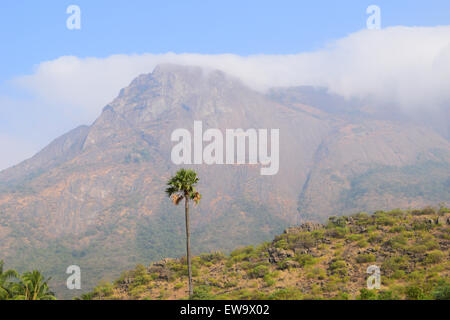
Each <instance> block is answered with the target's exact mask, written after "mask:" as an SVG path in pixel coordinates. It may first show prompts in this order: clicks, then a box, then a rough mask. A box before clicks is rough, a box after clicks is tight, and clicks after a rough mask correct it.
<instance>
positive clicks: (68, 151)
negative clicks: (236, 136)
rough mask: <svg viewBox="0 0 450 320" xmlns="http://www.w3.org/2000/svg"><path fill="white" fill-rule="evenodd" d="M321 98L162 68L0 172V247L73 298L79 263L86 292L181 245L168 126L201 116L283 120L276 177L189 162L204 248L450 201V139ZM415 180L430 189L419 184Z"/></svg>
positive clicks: (216, 120)
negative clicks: (313, 223)
mask: <svg viewBox="0 0 450 320" xmlns="http://www.w3.org/2000/svg"><path fill="white" fill-rule="evenodd" d="M282 94H285V95H287V93H282ZM315 99H316V98H315ZM333 99H337V98H335V97H334V98H333ZM333 99H332V100H325V101H331V102H329V103H332V101H334V100H333ZM311 101H312V102H314V101H317V100H311ZM320 101H321V100H320ZM339 103H342V101H340V102H339ZM321 107H322V104H320V105H319V106H317V107H316V106H308V105H306V104H302V103H300V102H298V101H296V100H292V99H290V100H289V102H287V101H283V100H282V99H278V98H277V99H275V98H274V97H273V96H270V95H264V94H261V93H258V92H256V91H253V90H251V89H249V88H247V87H246V86H245V85H244V84H242V83H241V82H240V81H239V80H238V79H235V78H232V77H230V76H228V75H226V74H224V73H223V72H220V71H217V70H203V69H201V68H198V67H181V66H176V65H161V66H158V67H157V68H155V70H154V71H153V73H151V74H147V75H141V76H139V77H138V78H136V79H135V80H134V81H133V82H132V83H131V84H130V86H129V87H127V88H124V89H123V90H121V92H120V94H119V96H118V97H117V98H116V99H115V100H114V101H112V102H111V103H110V104H109V105H108V106H106V107H105V108H104V109H103V112H102V113H101V115H100V116H99V118H98V119H97V120H96V121H95V122H94V123H93V124H92V125H90V126H88V127H80V128H78V129H75V130H74V131H72V132H70V133H68V134H66V135H64V136H63V137H61V138H58V139H57V140H55V141H54V142H53V143H52V144H50V145H49V146H48V147H47V148H45V149H44V150H42V151H41V152H40V153H39V154H37V155H36V156H35V157H33V158H31V159H29V160H27V161H25V162H23V163H21V164H19V165H18V166H16V167H13V168H11V169H8V170H5V171H3V172H1V173H0V252H1V253H2V258H4V259H5V261H7V262H8V263H9V264H10V266H11V267H14V268H17V269H19V271H21V270H22V269H29V267H30V265H32V266H34V267H35V268H39V269H40V270H44V271H45V272H46V273H48V275H50V276H52V277H53V279H54V286H56V288H57V292H58V293H59V294H63V295H65V296H71V295H73V294H74V293H72V292H68V290H66V289H65V288H64V286H65V280H64V279H65V278H66V274H65V269H66V268H67V266H69V265H73V264H75V265H79V266H80V267H81V268H82V270H83V274H84V277H85V278H84V281H85V282H84V283H85V286H86V289H89V288H90V287H92V285H94V284H95V283H97V282H98V281H99V280H100V279H102V278H104V277H111V276H116V275H117V274H118V272H120V270H123V269H125V268H130V267H131V266H133V265H135V264H136V263H137V262H138V261H147V262H150V261H155V260H158V259H161V258H163V257H175V256H180V255H181V254H182V253H183V252H184V242H183V241H184V236H183V232H184V227H183V223H184V221H183V216H182V212H180V209H179V208H175V207H174V206H173V205H172V204H171V203H170V201H169V200H168V199H167V198H166V196H165V194H164V187H165V183H166V181H167V179H168V178H169V177H170V176H171V174H173V173H174V172H175V171H176V170H177V169H179V166H176V165H174V164H173V163H172V162H171V160H170V159H171V157H170V154H171V149H172V147H173V145H174V143H172V142H171V140H170V137H171V133H172V132H173V131H174V130H175V129H178V128H185V129H188V130H189V131H190V132H192V131H193V123H194V121H196V120H201V121H202V122H203V127H204V130H206V129H207V128H217V129H220V130H221V131H222V132H225V130H226V129H237V128H243V129H248V128H255V129H260V128H263V129H279V130H280V169H279V172H278V174H277V175H274V176H261V175H260V168H259V166H257V165H211V166H208V165H192V166H189V167H192V168H193V169H195V170H196V171H197V172H198V174H199V177H200V184H199V190H200V191H201V193H202V194H203V199H202V202H201V204H200V205H199V206H198V207H197V208H195V209H194V210H193V213H192V227H193V246H194V248H196V250H197V252H202V251H210V250H215V249H223V250H231V249H232V248H234V247H236V246H241V245H248V244H253V243H257V242H261V241H265V240H268V239H270V238H271V237H273V236H274V235H275V234H277V233H279V232H281V231H282V230H283V229H284V228H286V227H288V226H290V225H293V224H296V223H297V222H299V221H301V219H307V220H317V221H322V220H324V219H326V217H327V216H329V215H331V214H337V215H339V214H342V213H343V212H344V211H345V210H351V211H355V212H356V211H360V210H363V209H366V210H374V209H375V208H377V206H378V207H382V208H384V209H388V208H395V207H409V206H412V205H416V206H422V205H427V204H434V203H439V202H442V201H447V200H448V199H449V197H448V190H449V189H448V188H445V186H447V185H448V183H449V179H450V176H449V172H450V171H449V170H448V168H449V167H448V166H449V163H450V144H449V142H448V141H447V140H445V139H443V138H441V137H439V136H438V135H437V134H435V133H433V132H431V131H427V130H425V129H423V128H421V127H417V126H413V125H408V124H405V123H401V122H396V123H394V122H392V121H388V120H376V119H373V118H370V116H369V115H367V114H364V115H358V116H357V118H354V117H353V116H351V117H349V116H348V112H347V111H346V112H337V114H336V113H329V112H328V111H329V110H325V109H323V108H322V109H320V108H321ZM351 107H352V108H355V107H356V106H355V105H352V106H351ZM340 108H341V107H340ZM340 108H338V109H339V110H340ZM344 109H345V108H344ZM428 168H431V169H430V170H428ZM419 169H420V170H419ZM393 173H394V174H393ZM373 182H376V183H373ZM386 185H388V186H389V188H385V186H386ZM415 186H424V187H423V188H422V189H420V194H416V193H417V188H416V187H415ZM363 191H364V192H363ZM361 192H363V194H361ZM298 209H299V210H298Z"/></svg>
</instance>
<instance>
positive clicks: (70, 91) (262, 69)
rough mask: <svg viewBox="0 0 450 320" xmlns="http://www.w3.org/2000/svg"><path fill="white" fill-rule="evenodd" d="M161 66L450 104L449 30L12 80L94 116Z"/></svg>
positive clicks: (74, 65) (103, 62)
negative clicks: (199, 68)
mask: <svg viewBox="0 0 450 320" xmlns="http://www.w3.org/2000/svg"><path fill="white" fill-rule="evenodd" d="M159 63H176V64H182V65H200V66H203V67H206V68H213V69H221V70H223V71H225V72H226V73H228V74H231V75H234V76H237V77H239V78H240V79H242V80H243V81H244V82H245V83H247V84H248V85H249V86H251V87H253V88H255V89H258V90H265V89H267V88H269V87H274V86H297V85H313V86H324V87H327V88H329V89H330V90H331V91H332V92H334V93H338V94H340V95H343V96H345V97H359V98H371V99H373V101H375V102H378V103H381V104H389V105H396V106H399V107H401V108H403V109H409V110H416V109H422V108H426V109H427V110H434V109H438V108H441V107H442V105H443V104H444V103H448V102H449V101H450V91H449V90H446V89H447V88H448V87H450V26H442V27H390V28H386V29H383V30H378V31H372V30H362V31H359V32H356V33H353V34H350V35H349V36H347V37H345V38H342V39H338V40H336V41H334V42H331V43H329V44H328V45H327V46H326V47H324V48H323V49H321V50H319V51H315V52H308V53H299V54H294V55H253V56H247V57H242V56H237V55H233V54H222V55H203V54H174V53H167V54H159V55H155V54H142V55H113V56H110V57H106V58H83V59H81V58H77V57H69V56H65V57H60V58H58V59H56V60H53V61H47V62H43V63H41V64H40V65H39V66H37V68H36V70H35V72H34V73H33V74H31V75H27V76H23V77H18V78H16V79H14V82H15V83H16V84H17V85H19V86H20V87H21V88H24V89H26V90H29V91H31V92H32V93H34V94H35V95H36V96H37V97H39V98H41V99H43V100H44V101H45V102H48V103H52V104H59V105H61V106H62V107H67V108H73V107H75V108H78V109H79V112H82V113H84V114H85V115H86V117H89V118H90V119H93V118H94V117H95V116H96V115H98V113H99V111H100V110H101V108H102V107H103V106H104V105H105V104H106V103H107V102H108V101H110V100H111V99H112V98H114V96H115V95H116V94H117V92H118V91H119V90H120V89H121V88H122V87H125V86H126V85H128V83H129V82H130V81H131V80H132V79H133V78H134V77H136V76H137V75H139V74H141V73H148V72H151V71H152V70H153V68H154V67H155V66H156V65H157V64H159Z"/></svg>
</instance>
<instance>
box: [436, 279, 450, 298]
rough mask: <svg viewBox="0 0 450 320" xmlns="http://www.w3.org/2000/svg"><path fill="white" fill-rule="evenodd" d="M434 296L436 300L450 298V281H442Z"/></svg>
mask: <svg viewBox="0 0 450 320" xmlns="http://www.w3.org/2000/svg"><path fill="white" fill-rule="evenodd" d="M433 298H434V299H436V300H450V283H448V282H445V281H443V282H441V283H440V284H439V286H438V287H437V288H436V289H434V291H433Z"/></svg>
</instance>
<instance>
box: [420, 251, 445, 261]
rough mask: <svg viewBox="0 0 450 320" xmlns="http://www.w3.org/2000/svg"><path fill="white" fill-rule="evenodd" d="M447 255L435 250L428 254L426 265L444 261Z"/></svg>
mask: <svg viewBox="0 0 450 320" xmlns="http://www.w3.org/2000/svg"><path fill="white" fill-rule="evenodd" d="M444 257H445V254H444V253H443V252H442V251H440V250H434V251H431V252H429V253H428V254H427V256H426V258H425V261H424V263H425V264H436V263H440V262H442V261H443V260H444Z"/></svg>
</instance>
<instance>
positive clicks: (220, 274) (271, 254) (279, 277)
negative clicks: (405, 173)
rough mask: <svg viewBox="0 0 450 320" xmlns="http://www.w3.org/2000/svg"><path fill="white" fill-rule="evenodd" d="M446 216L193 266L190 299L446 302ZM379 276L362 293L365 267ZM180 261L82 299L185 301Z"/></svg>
mask: <svg viewBox="0 0 450 320" xmlns="http://www.w3.org/2000/svg"><path fill="white" fill-rule="evenodd" d="M449 245H450V209H447V208H445V207H441V208H440V209H439V210H436V209H433V208H425V209H422V210H407V211H402V210H393V211H389V212H384V211H378V212H375V213H374V214H372V215H369V214H367V213H358V214H355V215H352V216H348V217H331V218H330V219H329V220H328V222H327V223H326V224H325V225H321V224H312V223H306V224H303V225H301V226H298V227H294V228H290V229H287V230H286V231H285V232H284V233H283V234H282V235H279V236H277V237H275V239H274V240H273V241H272V242H267V243H262V244H260V245H258V246H256V247H254V246H248V247H244V248H240V249H237V250H235V251H233V252H231V253H230V254H229V255H225V254H223V253H220V252H215V253H210V254H202V255H199V256H196V257H194V258H193V259H192V275H193V282H194V288H195V289H194V294H193V296H192V297H191V298H192V299H340V300H346V299H361V300H376V299H379V300H397V299H408V300H423V299H445V300H448V299H450V280H449V279H450V278H449V271H450V263H449V259H448V258H449ZM370 265H376V266H378V267H379V268H380V270H381V287H380V289H372V290H370V289H367V277H368V276H369V274H367V267H368V266H370ZM187 275H188V272H187V267H186V260H185V258H181V259H164V260H162V261H160V262H157V263H153V264H152V265H150V266H149V267H145V266H143V265H138V266H137V267H136V268H135V269H134V270H130V271H127V272H124V273H123V274H122V276H121V277H120V278H119V279H117V280H116V281H114V282H113V283H107V282H104V283H101V284H99V285H98V286H97V287H96V288H95V289H94V290H93V291H92V292H90V293H88V294H85V295H83V296H82V297H81V299H186V298H187V297H188V295H187V285H186V279H187Z"/></svg>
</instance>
